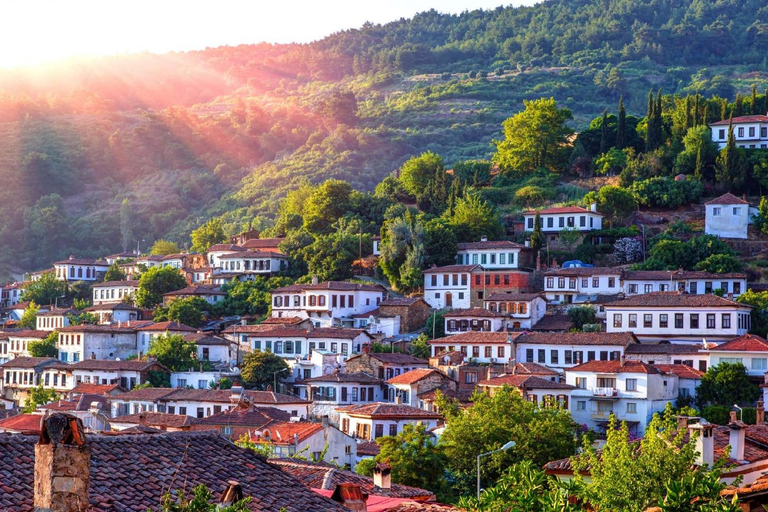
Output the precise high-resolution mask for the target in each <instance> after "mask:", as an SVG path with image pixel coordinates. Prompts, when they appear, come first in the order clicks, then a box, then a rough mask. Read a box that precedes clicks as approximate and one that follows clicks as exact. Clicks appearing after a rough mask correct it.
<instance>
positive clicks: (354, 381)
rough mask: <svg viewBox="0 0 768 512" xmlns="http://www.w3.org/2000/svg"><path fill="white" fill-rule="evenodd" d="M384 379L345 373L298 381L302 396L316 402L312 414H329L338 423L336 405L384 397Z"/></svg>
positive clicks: (312, 407)
mask: <svg viewBox="0 0 768 512" xmlns="http://www.w3.org/2000/svg"><path fill="white" fill-rule="evenodd" d="M383 387H384V382H383V381H382V380H381V379H377V378H376V377H373V376H372V375H369V374H367V373H341V372H339V371H334V372H333V373H330V374H328V375H321V376H319V377H312V378H309V379H304V380H301V381H296V382H295V383H294V389H296V390H298V393H297V395H298V396H299V397H303V398H306V399H307V400H310V401H311V402H312V405H311V406H310V410H309V414H310V416H312V417H315V418H322V417H323V416H328V417H329V418H330V419H331V421H332V422H333V423H338V413H337V412H336V408H337V407H338V406H340V405H350V404H357V403H364V402H380V401H382V400H384V390H383Z"/></svg>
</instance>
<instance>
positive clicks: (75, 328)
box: [56, 324, 136, 334]
mask: <svg viewBox="0 0 768 512" xmlns="http://www.w3.org/2000/svg"><path fill="white" fill-rule="evenodd" d="M56 330H57V331H59V332H82V333H87V332H90V333H110V334H136V329H132V328H129V327H119V326H118V325H91V324H82V325H70V326H67V327H59V328H58V329H56Z"/></svg>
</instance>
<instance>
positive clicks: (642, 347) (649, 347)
mask: <svg viewBox="0 0 768 512" xmlns="http://www.w3.org/2000/svg"><path fill="white" fill-rule="evenodd" d="M701 349H702V347H701V344H700V343H696V344H683V343H635V344H632V345H629V346H627V348H626V350H625V351H624V353H625V354H669V355H687V354H698V353H699V351H700V350H701Z"/></svg>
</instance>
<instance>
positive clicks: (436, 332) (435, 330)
mask: <svg viewBox="0 0 768 512" xmlns="http://www.w3.org/2000/svg"><path fill="white" fill-rule="evenodd" d="M443 313H445V311H433V312H432V314H431V315H429V318H427V324H426V326H425V327H424V331H425V334H426V335H427V336H429V338H430V339H433V340H434V339H436V338H443V337H445V319H444V318H443Z"/></svg>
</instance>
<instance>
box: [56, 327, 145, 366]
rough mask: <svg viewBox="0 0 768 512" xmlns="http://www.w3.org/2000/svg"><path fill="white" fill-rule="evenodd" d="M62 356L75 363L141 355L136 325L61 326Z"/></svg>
mask: <svg viewBox="0 0 768 512" xmlns="http://www.w3.org/2000/svg"><path fill="white" fill-rule="evenodd" d="M58 331H59V339H58V341H57V342H56V349H57V350H58V352H59V360H61V361H62V362H65V363H76V362H78V361H83V360H85V359H104V360H116V359H126V358H128V357H130V356H135V355H138V351H137V347H136V329H132V328H126V327H118V326H111V325H88V324H84V325H72V326H69V327H62V328H61V329H58Z"/></svg>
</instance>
